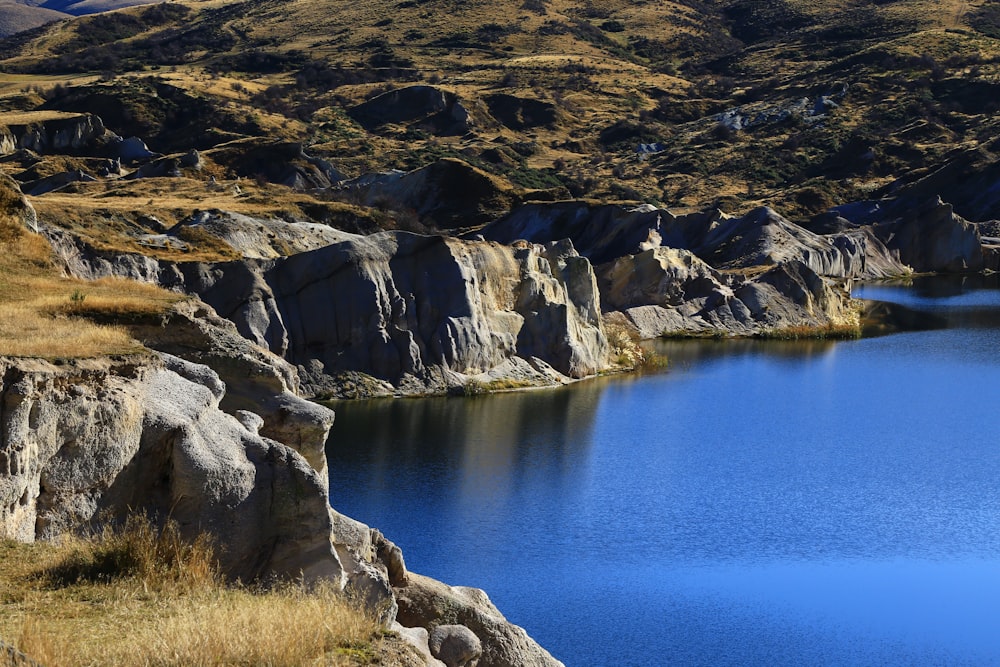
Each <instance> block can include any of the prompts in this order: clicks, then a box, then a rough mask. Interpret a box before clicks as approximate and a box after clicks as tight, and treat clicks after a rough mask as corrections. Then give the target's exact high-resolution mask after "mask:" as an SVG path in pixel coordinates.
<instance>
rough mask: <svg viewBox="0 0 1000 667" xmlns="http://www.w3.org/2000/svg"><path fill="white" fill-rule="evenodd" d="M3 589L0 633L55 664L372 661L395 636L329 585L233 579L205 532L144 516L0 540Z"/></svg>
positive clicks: (0, 587) (63, 666)
mask: <svg viewBox="0 0 1000 667" xmlns="http://www.w3.org/2000/svg"><path fill="white" fill-rule="evenodd" d="M0 590H2V591H3V592H2V593H0V596H2V599H0V601H2V602H3V604H2V606H0V637H3V638H4V640H5V641H7V642H8V643H11V644H14V645H16V647H17V648H18V649H19V650H20V651H22V652H24V653H26V654H27V655H29V656H31V657H32V658H34V659H35V660H38V661H39V662H41V663H42V664H45V665H47V666H50V667H75V666H78V665H81V666H82V665H121V666H131V665H136V666H139V665H273V666H275V667H277V666H283V665H288V666H292V665H319V664H322V665H358V664H361V665H364V664H370V663H372V662H374V661H375V660H376V659H377V658H376V656H378V655H379V654H382V653H384V650H385V647H384V646H383V644H385V643H389V642H391V641H392V639H391V638H390V637H386V636H384V635H383V633H382V632H381V630H380V628H379V627H378V625H377V623H375V622H374V621H373V620H372V619H370V618H369V617H368V616H366V615H365V614H364V613H361V612H359V611H358V610H357V609H356V608H354V607H352V606H351V605H350V604H349V603H348V602H347V601H346V600H345V599H344V598H343V597H342V596H341V595H339V594H337V593H336V592H335V591H334V590H333V589H332V588H331V587H329V586H319V587H317V588H315V589H312V590H305V589H303V588H301V587H299V586H295V585H291V584H288V585H284V586H279V587H277V588H273V589H268V590H253V589H250V588H247V587H243V586H227V585H226V584H225V583H224V582H223V581H222V579H221V578H220V577H219V575H218V573H217V569H216V568H215V566H214V562H213V559H212V552H211V549H210V548H209V547H208V542H207V540H205V539H204V538H201V539H199V540H197V541H196V542H195V543H193V544H192V543H186V542H184V541H183V540H181V539H180V537H179V534H178V532H177V530H176V528H175V527H171V526H168V527H167V528H166V529H165V530H163V531H162V532H161V531H157V530H155V529H153V528H152V527H151V526H150V525H149V523H148V522H146V521H145V520H144V519H138V518H135V519H131V520H129V521H128V523H127V525H126V527H125V529H124V530H122V531H105V532H103V533H101V534H99V535H96V536H94V537H92V538H89V539H81V538H66V539H64V540H62V541H60V542H58V543H54V544H30V545H29V544H17V543H13V542H5V543H0ZM397 648H398V647H397Z"/></svg>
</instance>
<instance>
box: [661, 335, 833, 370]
mask: <svg viewBox="0 0 1000 667" xmlns="http://www.w3.org/2000/svg"><path fill="white" fill-rule="evenodd" d="M837 344H838V341H834V340H818V339H801V340H759V339H753V338H736V339H732V338H727V339H722V340H714V339H711V340H705V339H689V340H684V339H680V340H670V339H667V340H658V341H655V342H654V346H655V350H656V352H657V353H658V354H661V355H664V356H666V358H667V363H668V371H669V369H671V368H684V367H688V366H695V365H703V364H706V363H709V362H712V361H718V360H721V359H726V358H730V357H754V356H766V357H768V358H770V359H772V360H774V361H778V362H783V361H787V362H799V361H802V360H804V359H813V358H820V357H824V356H827V355H829V354H832V353H833V351H834V349H835V348H836V346H837Z"/></svg>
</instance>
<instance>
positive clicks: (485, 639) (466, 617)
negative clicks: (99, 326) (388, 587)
mask: <svg viewBox="0 0 1000 667" xmlns="http://www.w3.org/2000/svg"><path fill="white" fill-rule="evenodd" d="M394 590H395V593H396V598H397V600H398V601H399V613H398V614H397V617H396V618H397V620H398V621H399V623H400V624H402V625H403V626H405V627H410V628H416V627H419V628H424V629H427V630H428V631H429V632H430V638H431V641H432V642H434V643H432V644H431V652H432V653H434V648H435V645H438V648H439V652H438V653H436V654H435V655H436V656H437V657H439V658H440V659H441V660H442V661H443V662H445V663H446V664H449V665H450V664H462V663H461V662H460V658H461V656H462V655H467V654H466V653H464V652H461V651H457V650H456V651H455V653H450V652H449V653H448V654H447V657H446V655H445V654H444V653H443V652H440V650H441V647H443V646H444V642H445V639H446V638H447V637H451V636H456V635H458V634H461V635H463V636H466V637H467V635H465V633H464V632H463V631H461V630H457V629H456V626H458V627H460V626H464V628H465V630H467V631H469V632H471V633H473V634H474V635H475V637H476V638H478V639H479V641H480V643H481V644H480V647H481V650H482V655H481V656H480V657H479V662H477V663H476V664H477V665H478V667H560V666H561V665H562V663H561V662H559V661H558V660H556V659H555V658H553V657H552V655H550V654H549V652H548V651H546V650H545V649H543V648H542V647H541V646H539V645H538V644H537V643H535V641H534V640H532V639H531V638H530V637H529V636H528V634H527V633H526V632H525V631H524V629H523V628H521V627H519V626H516V625H514V624H513V623H511V622H509V621H508V620H507V619H506V618H504V616H503V614H501V613H500V611H499V610H498V609H497V608H496V607H495V606H494V605H493V603H492V602H490V599H489V597H488V596H487V595H486V593H485V592H484V591H481V590H479V589H477V588H465V587H460V586H455V587H452V586H448V585H446V584H442V583H441V582H439V581H434V580H433V579H428V578H427V577H422V576H420V575H416V574H411V575H410V582H409V584H408V585H407V586H406V587H398V588H395V589H394ZM439 628H445V630H444V631H440V630H438V629H439ZM439 642H440V643H439ZM456 644H457V646H456V648H458V647H459V646H469V645H470V644H471V645H473V646H474V642H472V641H471V640H469V641H468V642H467V643H466V642H461V644H459V643H458V642H456ZM470 652H472V653H474V650H471V651H470ZM449 658H450V659H452V660H453V662H449Z"/></svg>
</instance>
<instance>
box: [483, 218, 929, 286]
mask: <svg viewBox="0 0 1000 667" xmlns="http://www.w3.org/2000/svg"><path fill="white" fill-rule="evenodd" d="M481 233H482V235H483V237H485V238H487V239H491V240H495V241H499V242H501V243H512V242H514V241H515V240H517V239H525V240H528V241H531V242H535V243H542V242H547V241H551V240H554V239H559V238H569V239H571V240H572V241H573V245H574V246H575V247H576V248H577V250H578V251H579V252H580V254H581V255H583V256H584V257H588V258H589V259H590V260H591V261H592V262H594V263H595V264H603V263H606V262H610V261H612V260H614V259H616V258H618V257H624V256H626V255H633V254H637V253H640V252H642V251H644V250H648V249H650V248H657V247H670V248H679V249H684V250H690V251H691V252H693V253H694V254H695V255H697V256H698V257H700V258H701V259H703V260H704V261H705V262H707V263H708V264H710V265H712V266H714V267H715V268H749V267H754V266H761V265H773V264H778V263H780V262H784V261H798V262H801V263H803V264H805V265H807V266H808V267H809V268H810V269H812V270H813V271H814V272H816V273H818V274H820V275H824V276H831V277H842V278H848V277H849V278H869V279H875V278H883V277H889V276H898V275H901V274H905V273H907V272H908V271H909V269H908V267H906V266H905V265H904V264H903V263H902V262H900V261H899V259H898V257H897V256H896V255H895V254H894V253H893V252H892V251H890V250H889V249H888V248H886V246H885V244H884V243H883V241H882V240H881V239H880V238H879V236H878V235H876V234H875V233H874V232H873V231H872V230H871V229H870V228H857V229H850V230H845V231H843V232H839V233H836V234H829V235H820V234H815V233H813V232H810V231H809V230H807V229H805V228H803V227H800V226H798V225H796V224H794V223H792V222H790V221H788V220H786V219H785V218H783V217H781V216H780V215H778V214H777V213H776V212H775V211H773V210H771V209H769V208H760V209H756V210H754V211H751V212H750V213H748V214H746V215H744V216H741V217H738V218H734V217H730V216H727V215H724V214H722V213H721V212H719V211H707V212H703V213H692V214H687V215H681V216H676V215H674V214H672V213H671V212H670V211H667V210H663V209H655V208H652V207H639V208H636V209H632V210H626V209H624V208H621V207H618V206H611V205H595V204H589V203H587V202H560V203H556V204H526V205H525V206H521V207H519V208H517V209H515V210H514V211H513V212H511V214H510V215H508V216H506V217H504V218H502V219H500V220H497V221H496V222H494V223H491V224H490V225H487V226H486V227H485V228H483V230H482V231H481Z"/></svg>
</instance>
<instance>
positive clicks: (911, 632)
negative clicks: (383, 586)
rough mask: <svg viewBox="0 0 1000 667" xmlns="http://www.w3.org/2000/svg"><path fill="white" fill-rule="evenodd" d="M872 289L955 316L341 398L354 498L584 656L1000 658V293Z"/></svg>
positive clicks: (975, 284)
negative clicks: (546, 386) (554, 378)
mask: <svg viewBox="0 0 1000 667" xmlns="http://www.w3.org/2000/svg"><path fill="white" fill-rule="evenodd" d="M855 295H856V296H861V297H863V298H872V299H880V300H886V301H893V302H898V303H903V304H906V305H908V306H909V307H911V308H914V309H917V310H921V311H927V312H933V313H935V314H937V315H939V316H942V317H944V318H945V319H946V321H947V327H946V328H940V329H934V330H929V331H919V332H909V333H900V334H894V335H891V336H884V337H879V338H867V339H863V340H857V341H839V342H822V341H810V342H797V343H785V342H772V341H760V342H758V341H736V342H725V341H721V342H716V341H682V342H671V343H663V344H662V350H661V351H662V352H664V353H665V354H667V355H668V357H669V360H670V364H669V367H668V369H667V370H666V371H665V372H661V373H657V374H651V375H643V376H619V377H614V378H605V379H600V380H594V381H587V382H581V383H577V384H575V385H573V386H570V387H565V388H561V389H557V390H545V391H532V392H521V393H514V394H504V395H496V396H485V397H476V398H472V399H459V398H434V399H407V400H395V401H391V400H389V401H384V400H383V401H369V402H351V403H342V404H340V405H338V406H335V408H336V409H337V411H338V416H337V423H336V424H335V425H334V429H333V432H332V434H331V439H330V444H329V446H328V455H329V458H330V470H331V474H330V477H331V503H332V504H333V506H334V507H336V508H337V509H338V510H340V511H341V512H344V513H345V514H348V515H350V516H353V517H355V518H357V519H360V520H362V521H364V522H366V523H369V524H370V525H373V526H377V527H379V528H380V529H381V530H382V531H383V532H384V533H385V534H386V536H387V537H389V538H390V539H392V540H394V541H395V542H396V543H397V544H399V546H400V547H402V549H403V553H404V554H405V557H406V561H407V565H408V566H409V568H410V569H412V570H414V571H416V572H420V573H422V574H427V575H430V576H433V577H435V578H438V579H441V580H444V581H447V582H449V583H451V584H456V585H468V586H477V587H480V588H484V589H486V590H487V591H488V592H489V594H490V597H491V598H492V599H493V601H494V602H495V603H496V604H497V605H498V606H499V607H500V609H501V610H502V611H503V612H504V613H505V614H506V616H507V617H508V618H509V619H510V620H511V621H513V622H515V623H517V624H519V625H522V626H524V627H525V628H526V629H527V630H528V632H529V633H530V634H531V635H532V636H533V637H534V638H535V639H537V640H538V641H539V643H541V644H542V645H543V646H545V647H546V648H548V649H549V650H550V651H551V652H552V653H553V655H555V656H556V657H557V658H559V659H561V660H563V661H564V662H565V663H566V664H567V665H569V666H576V665H595V666H604V665H607V666H612V665H613V666H624V665H636V666H639V665H642V666H649V665H712V666H715V665H796V666H798V665H921V666H922V665H997V664H1000V434H998V428H997V420H998V417H1000V413H998V410H997V408H998V406H1000V354H998V352H1000V291H998V290H997V289H996V288H995V284H994V285H993V286H992V287H987V286H986V285H985V284H984V282H983V281H960V280H951V281H940V280H939V281H923V282H919V281H918V282H917V283H916V284H915V285H914V286H913V287H909V288H902V287H889V286H866V287H859V288H856V289H855Z"/></svg>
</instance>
